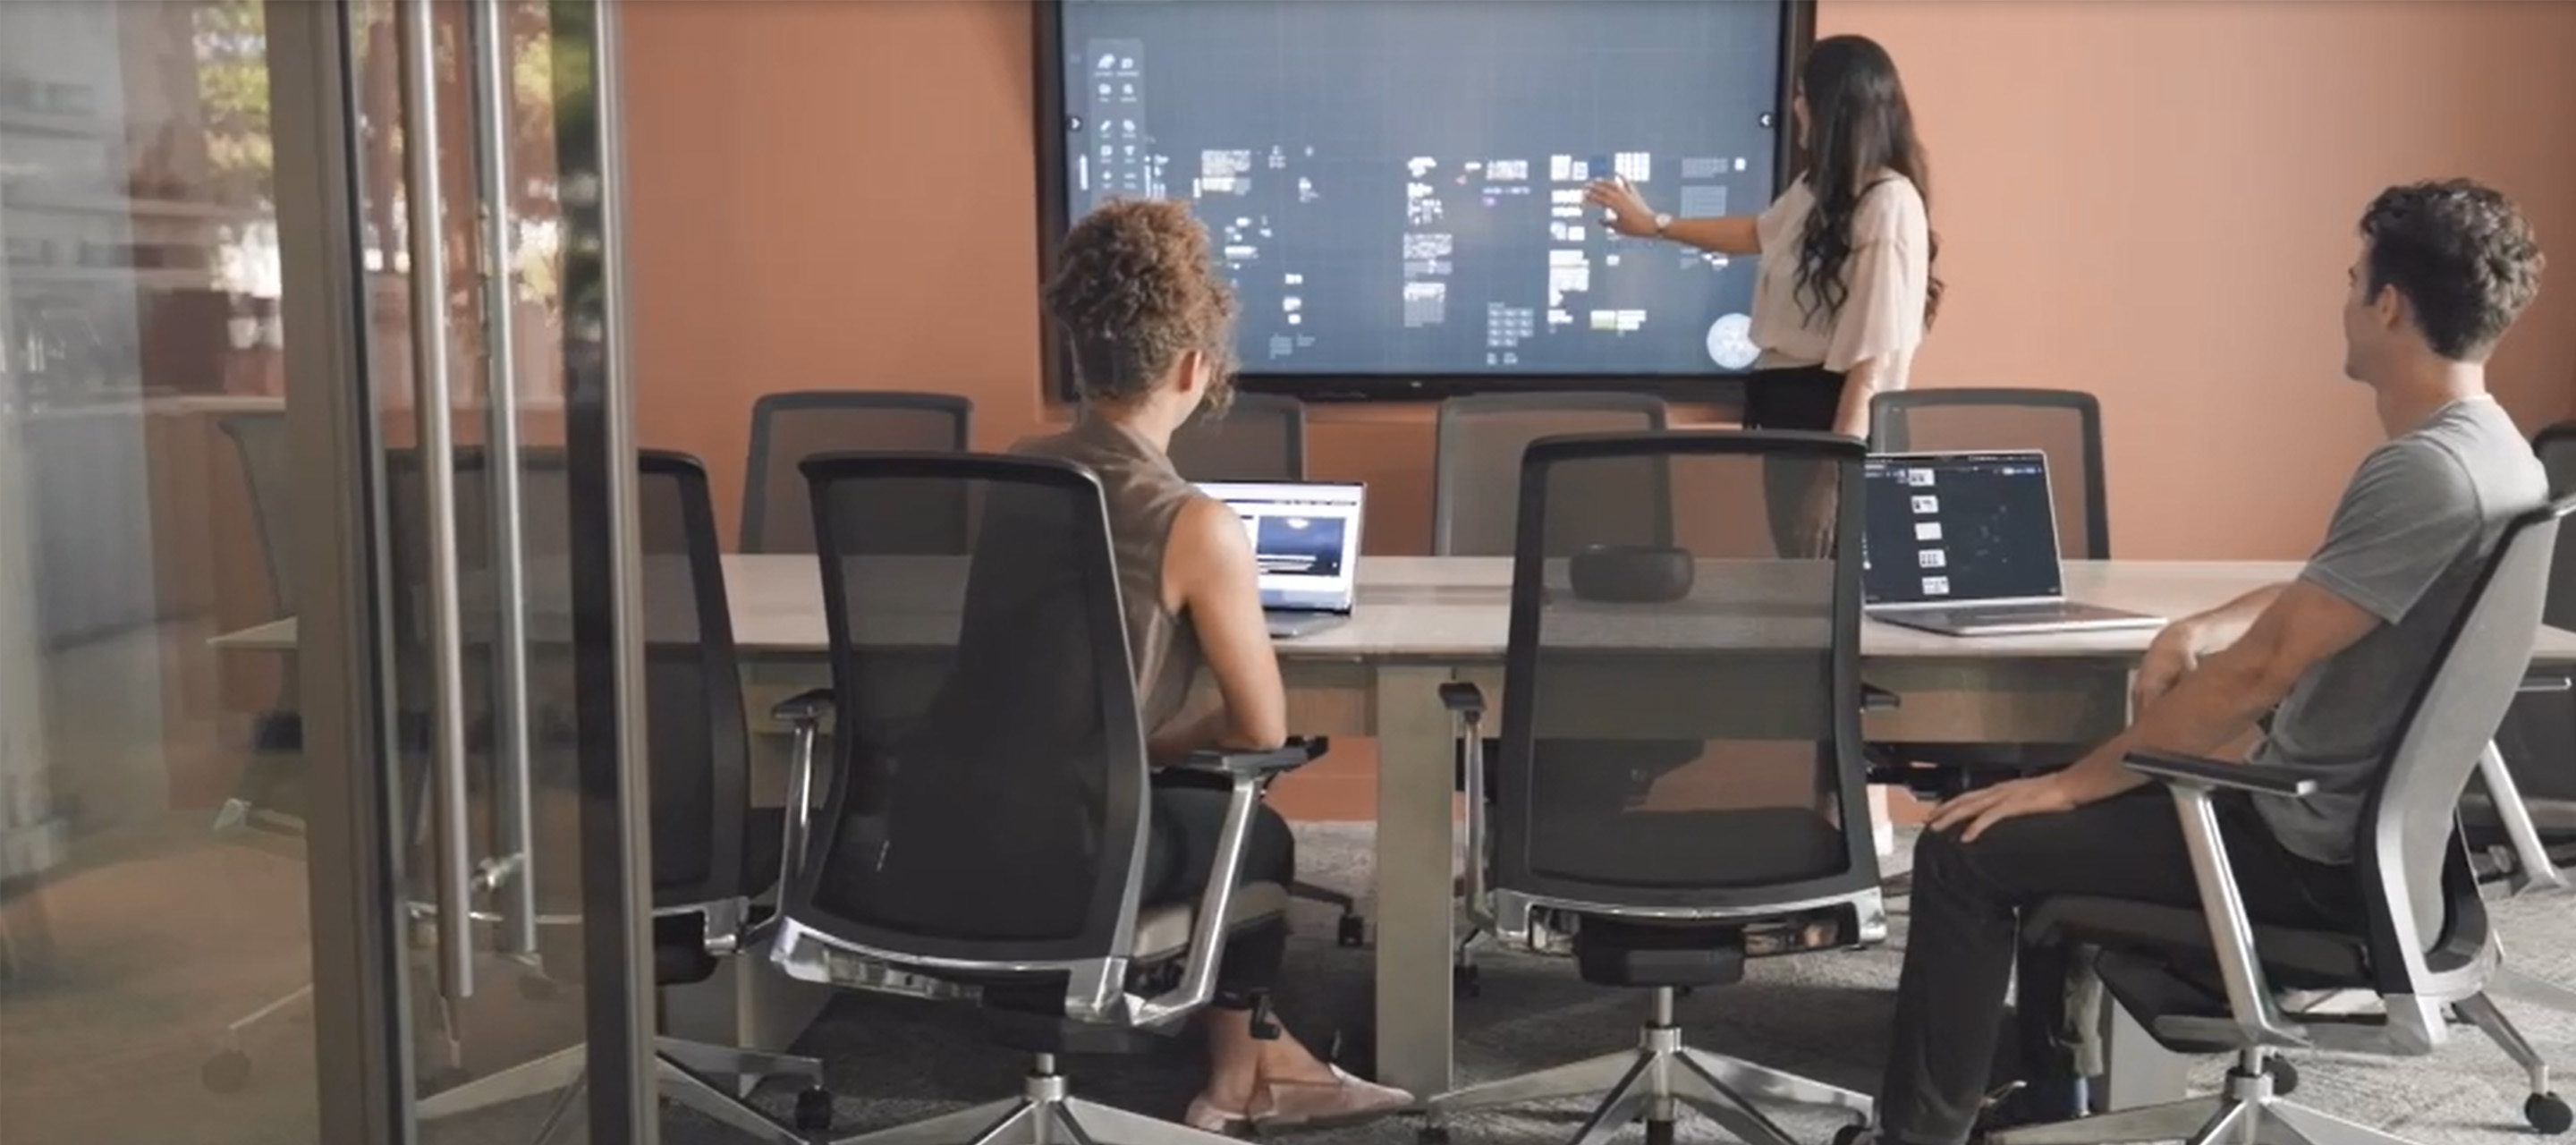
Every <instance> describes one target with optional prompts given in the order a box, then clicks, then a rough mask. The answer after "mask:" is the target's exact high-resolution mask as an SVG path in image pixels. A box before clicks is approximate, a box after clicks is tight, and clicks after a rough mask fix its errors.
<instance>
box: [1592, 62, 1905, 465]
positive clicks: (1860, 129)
mask: <svg viewBox="0 0 2576 1145" xmlns="http://www.w3.org/2000/svg"><path fill="white" fill-rule="evenodd" d="M1789 112H1790V115H1791V117H1792V119H1793V120H1794V122H1795V124H1796V127H1797V131H1798V142H1799V145H1800V147H1801V148H1803V149H1804V150H1805V152H1806V156H1807V171H1806V173H1805V174H1804V175H1802V176H1800V177H1799V179H1798V181H1797V182H1796V183H1793V184H1791V185H1790V187H1789V189H1788V190H1786V191H1783V192H1781V194H1780V197H1779V198H1778V199H1776V200H1773V201H1772V203H1771V206H1770V209H1768V210H1765V211H1763V212H1762V213H1761V214H1759V215H1730V216H1726V217H1724V218H1709V219H1676V218H1674V217H1672V216H1671V215H1664V214H1657V213H1656V212H1655V210H1654V209H1653V208H1652V207H1649V206H1647V205H1646V200H1645V199H1644V197H1642V196H1640V195H1639V194H1638V193H1637V190H1636V188H1634V187H1632V186H1630V185H1629V184H1628V183H1627V181H1625V180H1622V179H1604V180H1600V181H1598V182H1595V183H1593V184H1592V185H1591V187H1590V188H1589V189H1588V190H1587V191H1586V193H1585V198H1586V200H1587V201H1589V202H1591V203H1593V204H1594V205H1597V206H1599V207H1601V208H1603V209H1605V210H1607V211H1608V212H1609V213H1610V225H1611V227H1612V228H1613V229H1615V230H1617V231H1618V232H1619V233H1620V234H1623V235H1628V236H1631V237H1634V238H1664V239H1668V240H1671V241H1673V242H1677V243H1681V244H1683V245H1686V246H1693V247H1697V248H1699V249H1701V250H1706V251H1714V252H1716V253H1719V254H1729V255H1758V256H1760V259H1761V264H1760V268H1759V270H1758V272H1757V273H1756V276H1755V279H1754V286H1753V322H1752V330H1751V336H1752V339H1753V344H1754V345H1755V346H1757V347H1759V348H1760V349H1761V351H1762V356H1761V357H1760V358H1758V359H1756V360H1755V362H1754V368H1753V373H1752V375H1751V376H1750V377H1748V378H1746V379H1745V394H1744V424H1745V427H1746V428H1748V429H1804V430H1820V431H1830V432H1834V433H1840V434H1843V435H1845V436H1849V437H1857V438H1861V439H1863V440H1866V439H1867V438H1868V437H1869V400H1870V396H1871V395H1873V394H1876V393H1879V392H1881V391H1885V390H1901V389H1904V388H1905V382H1906V373H1907V371H1908V369H1909V368H1910V367H1911V366H1912V364H1913V358H1914V349H1915V347H1916V346H1918V345H1920V344H1922V341H1923V333H1924V331H1925V329H1926V328H1928V327H1929V326H1930V325H1931V323H1932V316H1933V314H1934V312H1935V311H1937V310H1938V309H1939V308H1940V304H1941V280H1940V279H1938V278H1935V277H1933V275H1932V260H1933V257H1934V255H1935V253H1936V251H1937V250H1938V243H1937V242H1936V241H1935V240H1934V238H1933V236H1932V226H1931V210H1930V203H1931V197H1932V187H1931V181H1930V174H1929V171H1928V170H1927V168H1926V166H1925V163H1924V158H1923V144H1922V141H1921V140H1920V139H1918V138H1917V137H1916V136H1915V133H1914V112H1913V109H1912V108H1911V107H1909V106H1908V105H1907V103H1906V100H1905V85H1904V84H1903V83H1902V82H1900V81H1899V80H1898V79H1897V76H1896V62H1895V61H1894V60H1892V59H1889V58H1888V55H1887V49H1885V48H1882V47H1880V46H1878V43H1877V42H1876V41H1874V40H1871V39H1868V38H1867V37H1863V36H1830V37H1827V38H1825V39H1822V40H1818V41H1816V44H1815V46H1814V47H1813V48H1811V49H1810V50H1809V51H1808V53H1807V60H1806V65H1805V66H1804V67H1803V68H1801V69H1800V71H1799V74H1798V89H1797V92H1796V95H1795V96H1794V97H1793V98H1792V100H1791V101H1790V105H1789ZM1779 492H1780V490H1777V489H1775V490H1774V493H1775V494H1777V493H1779ZM1773 504H1774V506H1775V507H1778V506H1779V505H1780V502H1779V501H1777V500H1776V499H1775V500H1774V502H1773Z"/></svg>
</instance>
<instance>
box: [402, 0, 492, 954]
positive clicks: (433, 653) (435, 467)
mask: <svg viewBox="0 0 2576 1145" xmlns="http://www.w3.org/2000/svg"><path fill="white" fill-rule="evenodd" d="M430 2H431V0H403V10H402V18H403V22H402V84H403V106H402V130H403V157H404V166H405V174H406V179H405V187H404V196H403V197H404V199H405V200H406V203H407V206H408V208H409V211H408V222H409V224H410V228H409V229H410V232H411V233H410V235H409V237H408V245H409V247H410V251H411V275H412V279H411V283H412V298H411V302H412V305H411V353H412V413H413V418H414V420H415V421H416V422H417V423H418V425H419V429H418V439H419V442H418V449H417V451H416V452H417V455H418V457H419V460H420V473H421V490H422V495H423V500H424V501H426V502H427V504H426V506H425V507H424V508H425V512H424V514H423V515H424V516H425V517H426V518H427V523H428V533H429V546H428V549H429V551H428V553H427V554H426V556H427V557H428V560H429V569H428V573H429V576H428V582H429V583H428V589H429V594H428V595H429V601H428V604H429V616H428V620H429V632H428V634H427V635H428V643H429V667H430V681H429V682H430V776H429V802H430V811H431V819H432V823H431V827H430V847H431V853H432V856H433V858H432V862H431V866H432V868H433V870H432V872H431V875H432V878H433V881H434V883H435V892H436V893H435V901H436V904H437V908H438V927H437V930H438V988H439V994H440V996H441V997H443V998H446V999H447V1000H449V1001H451V1002H457V1001H463V1000H465V999H467V998H471V997H473V996H474V919H473V909H474V883H475V877H474V876H475V872H474V856H473V843H472V840H471V838H470V837H469V836H470V830H469V822H468V820H469V815H468V808H467V799H468V792H467V787H466V774H465V746H466V745H465V627H464V620H463V615H462V609H461V607H460V605H459V602H458V593H457V583H456V582H457V576H458V568H457V565H458V559H457V545H456V432H455V426H454V424H453V421H452V419H453V417H454V413H453V409H452V398H453V394H452V393H451V391H450V387H449V385H448V378H447V337H448V322H447V254H446V249H445V243H444V241H443V239H444V235H443V233H442V231H441V224H442V222H443V219H442V216H443V215H444V214H445V211H444V206H445V204H443V203H442V202H441V198H442V196H441V193H440V188H439V182H438V152H439V146H438V132H439V124H438V90H437V75H438V71H437V69H438V41H437V39H436V38H435V27H434V25H433V22H432V13H431V11H430Z"/></svg>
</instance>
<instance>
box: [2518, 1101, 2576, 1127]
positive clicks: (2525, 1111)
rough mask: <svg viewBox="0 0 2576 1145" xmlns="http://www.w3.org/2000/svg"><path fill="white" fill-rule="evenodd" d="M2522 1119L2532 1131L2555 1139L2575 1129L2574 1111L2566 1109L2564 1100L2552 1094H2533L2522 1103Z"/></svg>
mask: <svg viewBox="0 0 2576 1145" xmlns="http://www.w3.org/2000/svg"><path fill="white" fill-rule="evenodd" d="M2522 1119H2523V1120H2524V1121H2528V1122H2530V1123H2531V1127H2532V1129H2534V1130H2536V1131H2538V1132H2540V1133H2544V1134H2547V1135H2549V1136H2551V1137H2555V1136H2557V1135H2559V1134H2561V1133H2565V1132H2567V1130H2568V1129H2570V1128H2576V1111H2570V1110H2569V1109H2568V1108H2567V1102H2566V1101H2565V1099H2563V1098H2560V1097H2559V1096H2558V1095H2557V1094H2554V1093H2535V1094H2532V1095H2531V1099H2530V1100H2528V1101H2525V1102H2523V1103H2522Z"/></svg>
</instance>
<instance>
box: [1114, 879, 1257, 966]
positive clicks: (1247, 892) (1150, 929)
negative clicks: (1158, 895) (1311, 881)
mask: <svg viewBox="0 0 2576 1145" xmlns="http://www.w3.org/2000/svg"><path fill="white" fill-rule="evenodd" d="M1286 913H1288V888H1286V887H1283V886H1281V885H1279V884H1277V883H1245V884H1244V885H1242V886H1239V887H1236V888H1235V891H1234V895H1233V897H1231V898H1229V899H1227V900H1226V912H1225V915H1226V917H1225V928H1226V932H1227V933H1229V934H1231V933H1233V932H1235V931H1236V930H1240V929H1242V928H1244V927H1247V926H1251V925H1253V924H1255V923H1260V922H1265V921H1268V920H1271V919H1275V918H1278V917H1280V916H1281V915H1284V914H1286ZM1198 917H1199V908H1198V904H1197V903H1194V902H1190V903H1160V904H1155V905H1150V906H1146V907H1143V908H1140V909H1139V910H1138V911H1137V912H1136V940H1135V947H1134V949H1135V952H1136V958H1137V960H1138V961H1142V962H1156V961H1161V960H1163V959H1166V958H1171V957H1174V956H1177V955H1179V954H1180V953H1181V952H1182V951H1185V950H1188V949H1189V946H1190V932H1191V931H1192V930H1194V929H1196V928H1197V925H1198Z"/></svg>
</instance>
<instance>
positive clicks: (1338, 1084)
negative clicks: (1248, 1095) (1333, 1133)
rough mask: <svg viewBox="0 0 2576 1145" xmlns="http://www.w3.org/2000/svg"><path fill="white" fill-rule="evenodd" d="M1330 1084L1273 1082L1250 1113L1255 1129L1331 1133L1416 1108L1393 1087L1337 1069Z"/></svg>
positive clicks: (1400, 1091)
mask: <svg viewBox="0 0 2576 1145" xmlns="http://www.w3.org/2000/svg"><path fill="white" fill-rule="evenodd" d="M1332 1069H1333V1080H1331V1081H1274V1082H1270V1083H1269V1084H1267V1085H1265V1086H1264V1087H1263V1088H1262V1092H1261V1095H1260V1096H1259V1097H1256V1098H1254V1099H1253V1108H1252V1109H1251V1110H1250V1113H1251V1120H1252V1128H1253V1129H1255V1130H1257V1131H1262V1132H1267V1131H1269V1130H1272V1129H1297V1128H1310V1129H1330V1128H1338V1127H1341V1126H1347V1125H1358V1124H1361V1123H1363V1122H1369V1121H1375V1120H1377V1119H1378V1118H1381V1117H1385V1116H1387V1115H1388V1114H1392V1113H1397V1112H1401V1111H1403V1110H1405V1109H1409V1108H1411V1107H1412V1106H1413V1104H1414V1100H1413V1095H1412V1094H1410V1093H1406V1092H1405V1091H1403V1090H1400V1089H1397V1088H1395V1087H1393V1086H1387V1085H1379V1084H1377V1083H1376V1082H1372V1081H1361V1080H1360V1079H1358V1078H1355V1077H1352V1076H1351V1075H1349V1074H1347V1073H1344V1072H1342V1069H1341V1067H1340V1066H1334V1067H1332Z"/></svg>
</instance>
